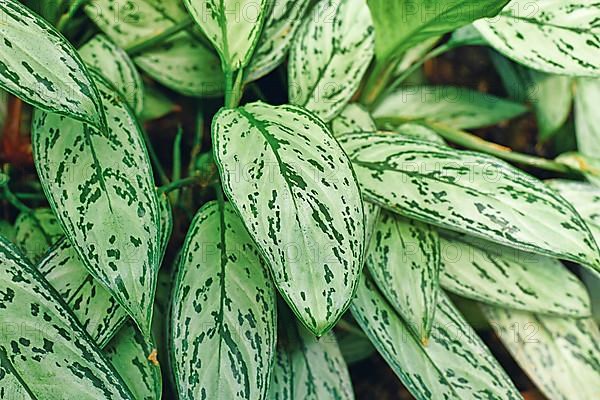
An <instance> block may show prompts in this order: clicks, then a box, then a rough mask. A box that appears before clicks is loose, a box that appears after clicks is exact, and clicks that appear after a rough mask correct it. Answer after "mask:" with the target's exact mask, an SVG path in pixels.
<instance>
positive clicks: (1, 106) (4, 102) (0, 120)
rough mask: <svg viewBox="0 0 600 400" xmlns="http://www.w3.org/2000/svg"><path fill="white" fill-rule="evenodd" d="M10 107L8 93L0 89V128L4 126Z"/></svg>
mask: <svg viewBox="0 0 600 400" xmlns="http://www.w3.org/2000/svg"><path fill="white" fill-rule="evenodd" d="M7 106H8V93H7V92H6V91H4V90H2V89H0V126H4V120H5V118H6V112H7V109H6V108H7Z"/></svg>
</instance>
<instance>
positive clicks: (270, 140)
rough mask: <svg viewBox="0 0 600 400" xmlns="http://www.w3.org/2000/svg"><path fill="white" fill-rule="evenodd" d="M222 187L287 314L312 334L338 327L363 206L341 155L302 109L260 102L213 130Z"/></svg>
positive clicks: (353, 276)
mask: <svg viewBox="0 0 600 400" xmlns="http://www.w3.org/2000/svg"><path fill="white" fill-rule="evenodd" d="M212 131H213V132H212V134H213V142H214V149H215V157H216V160H217V164H218V166H219V171H220V174H221V179H222V181H223V189H224V191H225V192H226V193H227V195H228V197H229V198H230V199H231V201H232V203H233V205H234V206H235V207H236V209H237V210H238V212H239V214H240V216H241V217H242V219H243V221H244V224H245V225H246V227H247V228H248V231H249V232H250V235H252V237H253V239H254V241H255V242H256V243H257V244H258V246H259V248H260V249H261V251H262V254H263V256H264V257H265V260H266V261H267V263H268V264H269V265H270V267H271V271H272V273H273V279H274V280H275V284H276V285H277V288H278V289H279V291H280V293H281V294H282V296H283V297H284V298H285V300H286V301H287V303H288V304H289V305H290V307H291V308H292V310H293V311H294V313H295V314H296V315H297V316H298V317H299V318H300V320H302V322H303V323H304V324H305V325H306V327H307V328H308V329H309V330H311V331H312V332H313V333H314V334H315V335H317V336H320V335H322V334H324V333H325V332H327V331H328V330H329V329H331V328H332V327H333V325H335V322H336V321H337V320H338V319H339V318H340V316H341V315H342V314H343V313H344V311H345V310H346V308H347V307H348V304H349V303H350V299H351V297H352V294H353V293H354V289H355V287H356V283H357V281H358V275H359V272H360V268H361V266H362V260H363V252H364V238H365V227H364V221H363V218H364V214H363V206H362V199H361V195H360V192H359V189H358V185H357V183H356V180H355V177H354V173H353V171H352V167H351V165H350V161H349V160H348V157H347V156H346V154H345V153H344V152H343V150H342V148H341V147H340V146H339V144H338V143H337V142H336V140H335V139H334V138H333V137H332V136H331V133H330V132H329V130H328V129H327V127H326V126H325V125H324V124H323V122H321V121H320V120H319V119H318V118H316V117H315V116H313V115H312V114H311V113H309V112H308V111H306V110H304V109H302V108H299V107H296V106H290V105H284V106H270V105H267V104H264V103H261V102H258V103H252V104H248V105H246V106H244V107H240V108H236V109H234V110H221V111H220V112H219V113H218V114H217V115H216V116H215V118H214V119H213V126H212Z"/></svg>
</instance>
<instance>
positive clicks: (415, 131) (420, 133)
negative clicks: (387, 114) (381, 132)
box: [379, 119, 446, 146]
mask: <svg viewBox="0 0 600 400" xmlns="http://www.w3.org/2000/svg"><path fill="white" fill-rule="evenodd" d="M379 127H380V128H381V129H385V130H387V131H389V132H386V133H388V134H391V133H392V132H393V133H397V134H400V135H401V136H404V137H405V138H407V139H414V140H424V141H426V142H433V143H436V144H439V145H443V146H445V145H446V142H445V141H444V139H443V138H442V137H441V136H440V135H439V134H438V133H437V132H436V131H434V130H433V129H431V128H430V127H428V126H426V125H422V124H421V123H419V122H401V123H398V122H396V121H394V120H393V119H391V120H389V121H379Z"/></svg>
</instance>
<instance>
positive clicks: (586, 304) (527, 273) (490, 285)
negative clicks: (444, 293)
mask: <svg viewBox="0 0 600 400" xmlns="http://www.w3.org/2000/svg"><path fill="white" fill-rule="evenodd" d="M441 245H442V265H443V271H442V274H441V277H440V281H441V285H442V287H443V288H444V289H446V290H448V291H450V292H453V293H456V294H458V295H460V296H463V297H467V298H469V299H473V300H477V301H480V302H483V303H486V304H491V305H498V306H503V307H509V308H514V309H519V310H527V311H531V312H537V313H544V314H553V315H562V316H573V317H586V316H589V315H590V313H591V309H590V297H589V295H588V293H587V291H586V289H585V286H584V285H583V284H582V283H581V282H580V281H579V279H578V278H577V277H576V276H575V275H574V274H572V273H571V272H570V271H569V270H568V269H567V268H565V266H563V265H562V264H561V263H560V262H559V261H558V260H556V259H554V258H550V257H545V256H540V255H537V254H531V253H526V252H524V251H521V250H517V249H513V248H510V247H504V246H500V245H497V244H494V243H490V242H486V241H483V240H476V239H474V238H471V237H468V236H459V235H452V236H449V238H448V239H445V238H443V237H442V240H441Z"/></svg>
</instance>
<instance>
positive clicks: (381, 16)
mask: <svg viewBox="0 0 600 400" xmlns="http://www.w3.org/2000/svg"><path fill="white" fill-rule="evenodd" d="M507 2H508V0H482V1H477V2H473V1H468V0H417V1H409V0H396V1H393V2H390V1H389V0H367V4H368V5H369V8H370V9H371V14H372V15H373V23H374V25H375V53H376V57H377V58H378V59H379V60H381V61H384V60H389V59H391V58H394V57H400V56H401V55H402V53H404V52H405V51H407V50H408V49H410V48H411V47H414V46H416V45H418V44H420V43H422V42H423V41H425V40H427V39H429V38H431V37H434V36H440V35H443V34H445V33H447V32H451V31H453V30H455V29H457V28H460V27H461V26H463V25H467V24H468V23H470V22H471V21H473V20H475V19H477V18H481V17H493V16H495V15H496V14H498V12H499V11H500V10H501V9H502V7H503V6H504V5H505V4H506V3H507Z"/></svg>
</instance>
